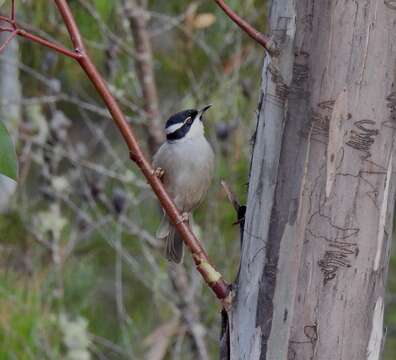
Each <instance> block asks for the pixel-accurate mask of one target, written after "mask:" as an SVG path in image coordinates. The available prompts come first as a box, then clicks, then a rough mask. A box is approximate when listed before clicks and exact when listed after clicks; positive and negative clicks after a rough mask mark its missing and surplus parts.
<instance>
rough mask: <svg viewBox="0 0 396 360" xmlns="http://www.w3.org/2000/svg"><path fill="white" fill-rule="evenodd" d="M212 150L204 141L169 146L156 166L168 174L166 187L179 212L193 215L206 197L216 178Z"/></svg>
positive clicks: (192, 140) (157, 160)
mask: <svg viewBox="0 0 396 360" xmlns="http://www.w3.org/2000/svg"><path fill="white" fill-rule="evenodd" d="M213 165H214V155H213V150H212V148H211V146H210V145H209V143H208V142H207V140H206V139H205V138H204V137H202V138H201V137H200V138H198V139H191V140H187V141H182V142H176V143H166V144H164V145H163V146H162V147H161V148H160V150H159V151H158V153H157V155H156V157H155V159H154V166H156V167H158V166H159V167H161V168H162V169H164V171H165V175H164V179H163V181H164V185H165V187H166V189H167V190H168V192H169V194H170V195H171V197H172V198H173V200H174V201H175V203H176V206H177V207H178V208H179V210H180V211H186V212H190V211H192V210H193V209H194V208H195V207H197V206H198V205H199V203H200V202H201V201H202V200H203V198H204V197H205V195H206V193H207V190H208V188H209V185H210V182H211V179H212V175H213Z"/></svg>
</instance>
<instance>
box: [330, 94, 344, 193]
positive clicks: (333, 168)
mask: <svg viewBox="0 0 396 360" xmlns="http://www.w3.org/2000/svg"><path fill="white" fill-rule="evenodd" d="M347 117H348V92H347V90H346V89H344V90H343V91H342V92H341V93H340V94H339V95H338V97H337V99H336V101H335V103H334V107H333V112H332V114H331V119H330V126H329V142H328V145H327V178H326V198H328V197H329V196H330V193H331V189H332V188H333V185H334V181H335V178H336V173H337V167H338V165H337V164H338V162H339V161H338V160H339V155H340V152H341V148H342V144H343V126H342V125H343V122H344V121H345V120H346V119H347Z"/></svg>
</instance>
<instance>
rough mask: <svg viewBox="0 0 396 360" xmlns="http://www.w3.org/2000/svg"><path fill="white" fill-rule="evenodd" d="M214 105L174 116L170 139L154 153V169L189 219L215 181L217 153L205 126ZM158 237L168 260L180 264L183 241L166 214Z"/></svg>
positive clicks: (168, 133)
mask: <svg viewBox="0 0 396 360" xmlns="http://www.w3.org/2000/svg"><path fill="white" fill-rule="evenodd" d="M210 107H211V105H208V106H205V107H204V108H203V109H201V110H185V111H181V112H179V113H177V114H175V115H173V116H171V117H170V118H169V120H168V121H167V122H166V125H165V133H166V142H165V143H164V144H163V145H162V146H161V147H160V148H159V149H158V151H157V153H156V154H155V155H154V161H153V166H154V169H156V172H157V174H158V173H161V179H162V181H163V183H164V186H165V188H166V190H167V191H168V193H169V195H170V196H171V197H172V199H173V201H174V202H175V205H176V207H177V208H178V210H179V211H180V212H181V213H182V215H183V220H185V221H188V219H189V218H190V215H191V212H192V211H193V210H194V209H195V208H196V207H197V206H198V205H199V204H200V203H201V201H202V200H203V199H204V197H205V196H206V193H207V191H208V188H209V185H210V182H211V180H212V175H213V167H214V154H213V150H212V147H211V146H210V144H209V143H208V141H207V140H206V138H205V135H204V126H203V115H204V113H205V111H207V110H208V109H209V108H210ZM157 238H159V239H164V240H165V241H166V246H165V249H166V250H165V251H166V257H167V258H168V260H170V261H173V262H175V263H180V262H181V260H182V258H183V241H182V240H181V238H180V236H179V234H178V233H177V231H176V229H175V228H174V226H173V225H172V224H170V223H169V220H168V218H167V216H166V215H164V217H163V219H162V221H161V224H160V227H159V229H158V231H157Z"/></svg>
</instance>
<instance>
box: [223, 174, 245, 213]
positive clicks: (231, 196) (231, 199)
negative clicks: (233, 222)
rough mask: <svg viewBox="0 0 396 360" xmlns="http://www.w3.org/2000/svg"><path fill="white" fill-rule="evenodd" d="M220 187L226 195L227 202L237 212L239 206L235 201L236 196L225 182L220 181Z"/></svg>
mask: <svg viewBox="0 0 396 360" xmlns="http://www.w3.org/2000/svg"><path fill="white" fill-rule="evenodd" d="M221 186H222V187H223V189H224V192H225V193H226V195H227V198H228V201H229V202H230V203H231V204H232V206H233V207H234V209H235V211H236V212H238V210H239V208H240V206H241V205H240V204H239V201H238V200H237V198H236V195H235V194H234V192H233V191H232V190H231V188H230V186H229V185H228V184H227V182H226V181H225V180H221Z"/></svg>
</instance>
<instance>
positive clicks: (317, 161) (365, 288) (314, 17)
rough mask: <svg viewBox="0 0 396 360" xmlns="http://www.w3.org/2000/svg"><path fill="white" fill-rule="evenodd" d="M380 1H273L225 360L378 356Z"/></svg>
mask: <svg viewBox="0 0 396 360" xmlns="http://www.w3.org/2000/svg"><path fill="white" fill-rule="evenodd" d="M390 5H392V4H390V2H389V1H385V2H384V1H382V0H377V1H375V0H365V1H360V2H356V1H346V0H343V1H338V2H332V1H325V0H321V1H314V0H301V1H298V2H297V1H293V0H274V1H273V2H272V5H271V11H270V33H271V34H272V36H273V37H274V38H275V40H276V41H277V43H278V45H279V48H280V49H281V55H280V56H279V58H269V57H267V58H266V59H265V62H264V67H263V81H262V102H261V104H260V106H259V116H258V127H257V134H256V142H255V145H254V150H253V158H252V169H251V176H250V183H249V195H248V206H247V213H246V221H245V229H244V242H243V248H242V259H241V271H240V276H239V280H238V283H237V284H236V299H235V304H234V308H233V310H232V312H231V314H230V321H231V324H230V346H231V359H238V360H241V359H266V360H280V359H282V360H283V359H288V360H300V359H301V360H303V359H304V360H305V359H318V360H334V359H340V360H361V359H369V360H374V359H375V360H377V359H379V358H380V354H381V349H382V338H383V326H382V321H383V301H382V299H383V297H384V291H385V282H386V274H387V268H388V258H389V247H390V242H391V234H392V218H393V209H394V198H395V172H394V165H395V164H394V161H395V156H394V152H395V144H394V138H395V137H394V136H395V129H396V37H395V36H394V34H396V21H395V19H396V11H395V9H393V8H392V6H390ZM257 349H258V350H257Z"/></svg>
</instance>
